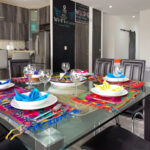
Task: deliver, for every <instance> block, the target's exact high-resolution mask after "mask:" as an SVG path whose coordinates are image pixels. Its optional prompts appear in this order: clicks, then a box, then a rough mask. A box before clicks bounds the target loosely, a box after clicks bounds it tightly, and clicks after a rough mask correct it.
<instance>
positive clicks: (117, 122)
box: [115, 116, 120, 126]
mask: <svg viewBox="0 0 150 150" xmlns="http://www.w3.org/2000/svg"><path fill="white" fill-rule="evenodd" d="M115 121H116V125H119V126H120V120H119V116H118V117H116V118H115Z"/></svg>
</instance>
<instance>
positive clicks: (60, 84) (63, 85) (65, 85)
mask: <svg viewBox="0 0 150 150" xmlns="http://www.w3.org/2000/svg"><path fill="white" fill-rule="evenodd" d="M85 82H86V81H81V82H78V83H77V86H80V85H82V84H84V83H85ZM50 83H51V84H52V85H54V86H57V87H60V88H70V87H74V86H75V83H73V82H55V81H50Z"/></svg>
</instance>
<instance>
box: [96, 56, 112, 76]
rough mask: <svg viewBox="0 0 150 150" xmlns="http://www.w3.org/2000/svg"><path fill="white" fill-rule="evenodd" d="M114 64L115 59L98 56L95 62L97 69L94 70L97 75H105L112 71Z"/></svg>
mask: <svg viewBox="0 0 150 150" xmlns="http://www.w3.org/2000/svg"><path fill="white" fill-rule="evenodd" d="M113 64H114V60H113V59H108V58H97V59H96V62H95V70H94V73H95V75H99V76H105V75H107V73H109V72H111V73H112V70H113Z"/></svg>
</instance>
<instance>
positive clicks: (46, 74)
mask: <svg viewBox="0 0 150 150" xmlns="http://www.w3.org/2000/svg"><path fill="white" fill-rule="evenodd" d="M39 76H40V77H39V80H40V81H41V82H42V83H44V91H46V84H47V83H48V82H49V81H50V79H51V76H52V72H51V70H50V69H44V70H40V71H39Z"/></svg>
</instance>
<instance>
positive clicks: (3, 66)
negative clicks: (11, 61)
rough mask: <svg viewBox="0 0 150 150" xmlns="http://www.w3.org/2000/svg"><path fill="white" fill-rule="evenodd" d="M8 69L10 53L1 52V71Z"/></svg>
mask: <svg viewBox="0 0 150 150" xmlns="http://www.w3.org/2000/svg"><path fill="white" fill-rule="evenodd" d="M7 67H8V51H7V50H0V69H7Z"/></svg>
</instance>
